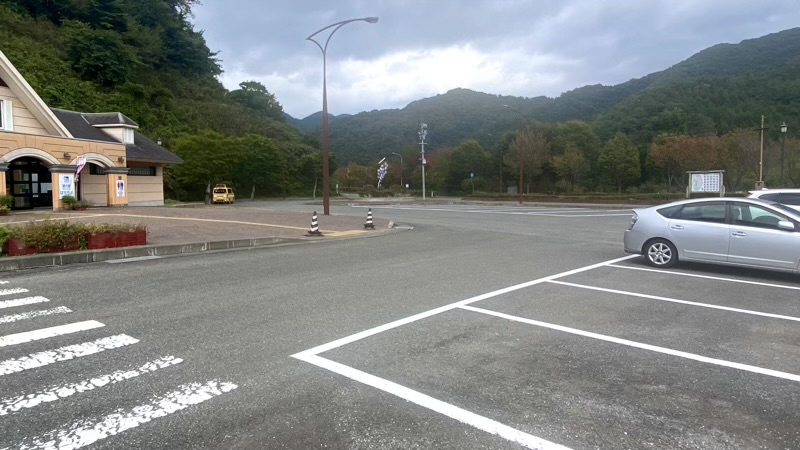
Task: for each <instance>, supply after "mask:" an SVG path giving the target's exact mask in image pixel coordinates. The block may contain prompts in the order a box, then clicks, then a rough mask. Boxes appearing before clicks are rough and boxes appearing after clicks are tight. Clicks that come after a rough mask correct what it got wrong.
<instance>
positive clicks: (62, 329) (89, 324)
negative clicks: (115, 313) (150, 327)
mask: <svg viewBox="0 0 800 450" xmlns="http://www.w3.org/2000/svg"><path fill="white" fill-rule="evenodd" d="M104 326H105V325H104V324H102V323H100V322H98V321H96V320H86V321H83V322H75V323H68V324H66V325H58V326H55V327H49V328H41V329H39V330H33V331H25V332H23V333H15V334H9V335H6V336H0V347H8V346H11V345H17V344H24V343H26V342H32V341H39V340H42V339H47V338H51V337H56V336H61V335H64V334H72V333H78V332H80V331H86V330H92V329H94V328H101V327H104Z"/></svg>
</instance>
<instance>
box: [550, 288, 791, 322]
mask: <svg viewBox="0 0 800 450" xmlns="http://www.w3.org/2000/svg"><path fill="white" fill-rule="evenodd" d="M549 283H553V284H561V285H564V286H572V287H576V288H580V289H589V290H593V291H600V292H608V293H610V294H621V295H627V296H631V297H639V298H648V299H651V300H659V301H662V302H670V303H680V304H683V305H691V306H699V307H701V308H711V309H721V310H723V311H731V312H737V313H742V314H751V315H754V316H763V317H770V318H773V319H783V320H793V321H795V322H800V317H792V316H782V315H780V314H771V313H765V312H760V311H753V310H750V309H740V308H731V307H728V306H719V305H711V304H708V303H698V302H690V301H688V300H678V299H674V298H667V297H659V296H657V295H649V294H639V293H637V292H628V291H619V290H616V289H607V288H601V287H595V286H587V285H585V284H577V283H567V282H566V281H558V280H552V281H549Z"/></svg>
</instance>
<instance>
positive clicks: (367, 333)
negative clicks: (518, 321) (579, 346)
mask: <svg viewBox="0 0 800 450" xmlns="http://www.w3.org/2000/svg"><path fill="white" fill-rule="evenodd" d="M638 256H639V255H629V256H623V257H622V258H617V259H612V260H610V261H605V262H601V263H597V264H592V265H590V266H585V267H581V268H578V269H572V270H568V271H566V272H561V273H558V274H555V275H550V276H546V277H543V278H539V279H536V280H532V281H528V282H525V283H520V284H517V285H514V286H510V287H507V288H503V289H498V290H496V291H492V292H489V293H486V294H481V295H476V296H475V297H471V298H468V299H466V300H461V301H459V302H455V303H451V304H449V305H445V306H441V307H439V308H435V309H431V310H429V311H425V312H422V313H419V314H415V315H413V316H410V317H406V318H404V319H400V320H395V321H394V322H389V323H387V324H384V325H380V326H377V327H375V328H370V329H369V330H365V331H362V332H360V333H356V334H352V335H350V336H347V337H343V338H341V339H337V340H335V341H332V342H329V343H327V344H322V345H319V346H317V347H314V348H310V349H308V350H304V351H302V352H300V353H296V354H294V355H292V356H293V357H295V358H300V357H302V356H304V355H318V354H320V353H324V352H327V351H329V350H333V349H335V348H338V347H341V346H343V345H347V344H351V343H353V342H356V341H358V340H361V339H364V338H366V337H369V336H372V335H375V334H378V333H382V332H384V331H387V330H391V329H392V328H397V327H400V326H403V325H407V324H409V323H412V322H416V321H418V320H421V319H425V318H427V317H431V316H435V315H437V314H441V313H443V312H447V311H451V310H453V309H456V308H458V307H461V306H464V305H469V304H470V303H475V302H479V301H481V300H486V299H487V298H492V297H497V296H498V295H502V294H507V293H509V292H513V291H516V290H519V289H523V288H526V287H530V286H535V285H537V284H540V283H544V282H546V281H550V280H555V279H557V278H562V277H566V276H569V275H574V274H576V273H581V272H586V271H589V270H593V269H596V268H598V267H604V266H607V265H609V264H614V263H617V262H620V261H625V260H626V259H631V258H636V257H638Z"/></svg>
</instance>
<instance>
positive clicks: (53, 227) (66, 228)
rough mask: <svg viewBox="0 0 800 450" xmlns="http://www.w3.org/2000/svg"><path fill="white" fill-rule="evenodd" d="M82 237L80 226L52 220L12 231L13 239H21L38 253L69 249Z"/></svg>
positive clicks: (28, 224) (30, 224)
mask: <svg viewBox="0 0 800 450" xmlns="http://www.w3.org/2000/svg"><path fill="white" fill-rule="evenodd" d="M80 236H81V226H80V225H73V224H70V223H68V222H65V221H61V220H52V219H45V220H42V221H40V222H35V221H34V222H28V223H27V224H26V225H25V226H23V227H21V228H14V229H13V230H12V231H11V237H13V238H16V239H19V240H20V241H22V244H23V245H25V246H26V247H33V248H35V249H36V251H37V252H45V251H48V250H51V249H60V248H64V247H68V246H69V245H70V244H71V243H74V242H75V240H77V239H80Z"/></svg>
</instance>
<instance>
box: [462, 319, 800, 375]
mask: <svg viewBox="0 0 800 450" xmlns="http://www.w3.org/2000/svg"><path fill="white" fill-rule="evenodd" d="M461 309H465V310H467V311H472V312H476V313H480V314H486V315H490V316H495V317H499V318H501V319H506V320H511V321H514V322H520V323H526V324H528V325H535V326H537V327H542V328H549V329H551V330H557V331H563V332H565V333H570V334H575V335H578V336H583V337H588V338H591V339H597V340H601V341H606V342H611V343H614V344H620V345H627V346H629V347H634V348H639V349H642V350H649V351H652V352H657V353H663V354H666V355H672V356H677V357H679V358H686V359H691V360H694V361H699V362H704V363H708V364H714V365H718V366H722V367H729V368H732V369H738V370H743V371H747V372H752V373H757V374H760V375H767V376H771V377H775V378H782V379H784V380H791V381H800V375H795V374H793V373H788V372H781V371H778V370H772V369H765V368H763V367H757V366H751V365H748V364H741V363H737V362H731V361H725V360H724V359H716V358H709V357H707V356H702V355H697V354H694V353H688V352H682V351H680V350H673V349H670V348H666V347H659V346H656V345H650V344H644V343H641V342H636V341H631V340H628V339H621V338H617V337H613V336H607V335H604V334H599V333H593V332H591V331H583V330H578V329H577V328H569V327H565V326H562V325H556V324H552V323H547V322H540V321H538V320H531V319H526V318H524V317H519V316H512V315H510V314H505V313H501V312H497V311H490V310H488V309H483V308H475V307H474V306H461Z"/></svg>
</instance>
